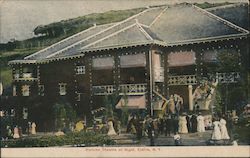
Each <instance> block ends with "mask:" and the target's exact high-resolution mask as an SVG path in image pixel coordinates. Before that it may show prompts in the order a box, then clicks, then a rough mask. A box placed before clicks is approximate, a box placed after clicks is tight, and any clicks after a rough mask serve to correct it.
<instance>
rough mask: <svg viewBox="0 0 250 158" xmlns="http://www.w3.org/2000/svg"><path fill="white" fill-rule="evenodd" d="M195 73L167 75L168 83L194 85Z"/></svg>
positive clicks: (171, 84) (172, 84)
mask: <svg viewBox="0 0 250 158" xmlns="http://www.w3.org/2000/svg"><path fill="white" fill-rule="evenodd" d="M196 83H197V81H196V75H178V76H169V79H168V85H170V86H175V85H195V84H196Z"/></svg>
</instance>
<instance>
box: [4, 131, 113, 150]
mask: <svg viewBox="0 0 250 158" xmlns="http://www.w3.org/2000/svg"><path fill="white" fill-rule="evenodd" d="M79 144H85V146H103V145H104V144H105V145H113V144H115V142H114V141H113V140H112V139H110V137H108V136H106V135H101V134H95V133H93V132H78V133H70V134H68V135H64V136H43V137H40V138H22V139H17V140H8V141H1V147H49V146H64V145H72V146H74V145H79Z"/></svg>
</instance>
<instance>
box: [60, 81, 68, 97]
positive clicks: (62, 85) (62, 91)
mask: <svg viewBox="0 0 250 158" xmlns="http://www.w3.org/2000/svg"><path fill="white" fill-rule="evenodd" d="M66 85H67V84H66V83H59V94H60V95H66Z"/></svg>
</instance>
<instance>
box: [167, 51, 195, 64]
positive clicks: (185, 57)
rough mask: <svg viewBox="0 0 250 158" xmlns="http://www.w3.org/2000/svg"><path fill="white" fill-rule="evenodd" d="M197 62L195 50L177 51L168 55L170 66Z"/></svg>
mask: <svg viewBox="0 0 250 158" xmlns="http://www.w3.org/2000/svg"><path fill="white" fill-rule="evenodd" d="M194 64H195V52H192V51H190V52H175V53H170V54H169V55H168V66H169V67H177V66H188V65H194Z"/></svg>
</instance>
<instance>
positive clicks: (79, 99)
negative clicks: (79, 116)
mask: <svg viewBox="0 0 250 158" xmlns="http://www.w3.org/2000/svg"><path fill="white" fill-rule="evenodd" d="M76 94H77V96H76V101H81V95H82V93H76Z"/></svg>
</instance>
